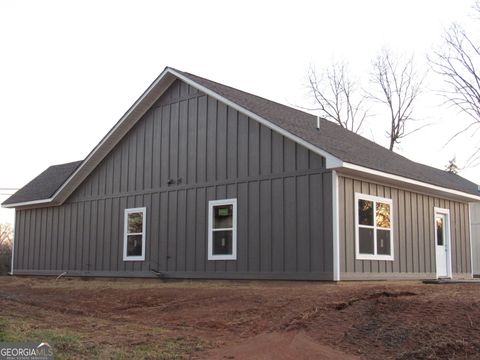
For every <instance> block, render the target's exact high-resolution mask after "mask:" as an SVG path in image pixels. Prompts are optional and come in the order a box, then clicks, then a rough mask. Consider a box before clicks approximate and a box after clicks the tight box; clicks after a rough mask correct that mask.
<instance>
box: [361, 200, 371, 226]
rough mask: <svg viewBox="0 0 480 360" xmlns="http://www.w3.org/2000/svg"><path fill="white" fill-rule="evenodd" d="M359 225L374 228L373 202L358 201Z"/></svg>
mask: <svg viewBox="0 0 480 360" xmlns="http://www.w3.org/2000/svg"><path fill="white" fill-rule="evenodd" d="M358 223H359V224H360V225H370V226H373V201H367V200H358Z"/></svg>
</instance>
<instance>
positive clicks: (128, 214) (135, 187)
mask: <svg viewBox="0 0 480 360" xmlns="http://www.w3.org/2000/svg"><path fill="white" fill-rule="evenodd" d="M422 151H424V150H422ZM478 201H480V193H479V191H478V187H477V185H476V184H474V183H472V182H470V181H468V180H466V179H464V178H462V177H460V176H457V175H453V174H450V173H447V172H445V171H442V170H438V169H435V168H432V167H429V166H425V165H421V164H418V163H415V162H413V161H410V160H408V159H406V158H404V157H403V156H400V155H398V154H395V153H392V152H390V151H388V150H386V149H385V148H383V147H381V146H379V145H377V144H375V143H373V142H371V141H369V140H367V139H365V138H363V137H361V136H359V135H356V134H354V133H352V132H350V131H348V130H345V129H343V128H341V127H339V126H337V125H336V124H334V123H331V122H328V121H326V120H323V119H319V123H318V126H317V118H316V117H315V116H312V115H310V114H307V113H304V112H302V111H298V110H295V109H292V108H290V107H287V106H284V105H281V104H278V103H275V102H272V101H269V100H266V99H264V98H261V97H258V96H255V95H252V94H249V93H246V92H243V91H240V90H237V89H234V88H231V87H228V86H225V85H222V84H219V83H216V82H213V81H210V80H207V79H204V78H201V77H198V76H195V75H192V74H189V73H185V72H182V71H178V70H175V69H172V68H166V69H165V70H164V71H163V72H162V74H161V75H160V76H159V77H158V78H157V79H156V80H155V81H154V82H153V84H152V85H151V86H150V87H149V88H148V89H147V90H146V92H145V93H144V94H143V95H142V96H141V97H140V98H139V99H138V100H137V101H136V102H135V104H133V106H132V107H131V108H130V109H129V110H128V111H127V113H126V114H125V115H124V116H123V117H122V118H121V119H120V120H119V121H118V123H117V124H115V126H114V127H113V128H112V129H111V130H110V132H109V133H108V134H107V135H106V136H105V137H104V138H103V139H102V141H101V142H100V143H99V144H98V145H97V146H96V147H95V148H94V149H93V150H92V152H91V153H90V154H89V155H88V156H87V158H86V159H84V160H83V161H77V162H73V163H68V164H62V165H56V166H52V167H50V168H48V169H47V170H45V171H44V172H43V173H42V174H40V175H39V176H38V177H36V178H35V179H33V180H32V181H31V182H30V183H28V184H27V185H26V186H25V187H23V188H22V189H20V190H19V191H18V192H17V193H15V194H14V195H12V196H11V197H10V198H9V199H8V200H7V201H5V202H4V203H3V206H4V207H10V208H15V211H16V221H15V245H14V256H13V267H12V269H13V274H16V275H24V274H28V275H58V274H60V273H62V272H67V274H68V275H82V276H85V275H91V276H124V277H125V276H127V277H151V276H164V277H171V278H211V279H213V278H221V279H311V280H313V279H314V280H335V281H338V280H360V279H362V280H369V279H419V278H436V277H455V278H470V277H471V276H472V251H471V234H470V216H469V203H473V202H478Z"/></svg>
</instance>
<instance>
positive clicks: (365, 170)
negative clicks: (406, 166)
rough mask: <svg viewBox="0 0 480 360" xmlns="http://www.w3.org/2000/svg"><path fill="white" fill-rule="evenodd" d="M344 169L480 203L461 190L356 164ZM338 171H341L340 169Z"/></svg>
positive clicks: (346, 164) (477, 199)
mask: <svg viewBox="0 0 480 360" xmlns="http://www.w3.org/2000/svg"><path fill="white" fill-rule="evenodd" d="M342 168H343V169H350V170H355V171H358V172H362V173H365V174H369V175H373V176H376V177H380V178H384V179H389V180H394V181H399V182H402V183H405V184H409V185H415V186H419V187H423V188H427V189H430V190H434V191H438V192H443V193H445V194H450V195H454V196H457V197H462V198H464V199H469V200H475V201H480V196H476V195H473V194H469V193H466V192H463V191H459V190H453V189H449V188H445V187H442V186H438V185H432V184H429V183H426V182H423V181H418V180H413V179H409V178H406V177H403V176H399V175H393V174H389V173H386V172H383V171H379V170H373V169H369V168H366V167H364V166H360V165H355V164H351V163H347V162H344V163H343V166H342ZM338 170H340V171H341V169H338Z"/></svg>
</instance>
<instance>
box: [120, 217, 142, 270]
mask: <svg viewBox="0 0 480 360" xmlns="http://www.w3.org/2000/svg"><path fill="white" fill-rule="evenodd" d="M145 214H146V208H135V209H125V230H124V233H125V234H124V239H123V260H124V261H142V260H145V222H146V219H145Z"/></svg>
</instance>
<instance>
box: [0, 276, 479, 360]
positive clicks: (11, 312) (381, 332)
mask: <svg viewBox="0 0 480 360" xmlns="http://www.w3.org/2000/svg"><path fill="white" fill-rule="evenodd" d="M26 340H30V341H47V342H49V343H51V344H53V345H54V349H55V353H56V357H57V358H68V359H70V358H72V359H80V358H85V359H87V358H88V359H91V358H100V359H104V358H107V359H108V358H115V359H130V358H135V359H139V358H140V359H141V358H143V359H405V360H406V359H478V358H480V284H449V285H425V284H422V283H420V282H362V283H359V282H355V283H351V282H350V283H339V284H333V283H318V282H278V281H276V282H274V281H261V282H260V281H245V282H243V281H235V282H230V281H176V282H165V281H161V280H156V279H151V280H145V279H131V280H119V279H117V280H115V279H98V280H86V279H83V280H82V279H79V278H74V279H72V278H62V279H60V280H58V281H56V280H55V279H54V278H34V277H29V278H25V277H0V341H26Z"/></svg>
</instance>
